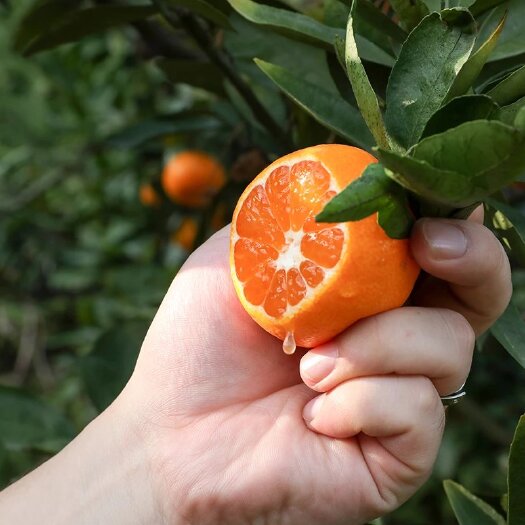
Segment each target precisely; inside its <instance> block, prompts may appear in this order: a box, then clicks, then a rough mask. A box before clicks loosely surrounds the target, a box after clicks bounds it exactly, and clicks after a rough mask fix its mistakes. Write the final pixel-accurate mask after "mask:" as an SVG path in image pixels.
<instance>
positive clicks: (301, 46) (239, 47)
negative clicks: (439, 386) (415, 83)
mask: <svg viewBox="0 0 525 525" xmlns="http://www.w3.org/2000/svg"><path fill="white" fill-rule="evenodd" d="M391 3H392V5H393V6H394V7H396V6H397V7H398V13H399V12H401V13H402V12H403V11H402V10H401V9H402V7H399V6H400V5H402V4H403V2H399V1H398V2H394V1H393V2H391ZM109 4H111V5H109ZM153 4H154V5H153ZM153 4H149V3H148V2H126V3H124V2H114V3H112V2H98V3H95V2H69V1H68V0H44V1H40V2H34V1H31V0H23V1H21V0H17V1H16V2H12V3H10V2H2V3H0V181H1V182H0V286H1V290H2V293H1V294H0V486H4V485H6V484H8V483H9V482H11V481H12V480H14V479H16V478H17V477H19V476H20V475H22V474H24V473H25V472H27V471H28V470H30V469H32V468H34V467H35V466H36V465H38V464H39V463H40V462H42V461H43V460H45V459H46V458H47V457H49V456H50V455H51V454H53V453H55V452H57V451H58V450H60V449H61V448H62V447H63V446H64V444H66V443H67V442H68V441H69V440H70V439H72V437H74V435H75V434H76V433H78V432H79V431H80V430H81V429H82V428H83V427H84V426H85V424H86V423H87V422H88V421H89V420H91V419H92V418H93V417H95V416H96V414H97V413H99V412H100V411H101V410H103V409H104V408H105V407H106V406H107V405H108V404H109V403H110V402H111V400H112V399H113V398H114V397H115V396H116V395H117V393H118V392H119V391H120V389H121V388H122V386H123V385H124V383H125V381H126V380H127V378H128V377H129V375H130V373H131V371H132V368H133V364H134V360H135V357H136V355H137V353H138V350H139V348H140V343H141V340H142V338H143V336H144V334H145V331H146V329H147V326H148V324H149V322H150V320H151V319H152V317H153V315H154V313H155V310H156V307H157V306H158V304H159V302H160V300H161V298H162V296H163V294H164V292H165V290H166V289H167V286H168V285H169V282H170V280H171V279H172V278H173V276H174V275H175V274H176V272H177V269H178V268H179V267H180V265H181V264H182V262H183V261H184V259H185V258H186V256H187V255H188V251H187V250H185V249H184V248H183V247H182V246H180V245H179V244H177V243H176V242H174V241H173V233H174V232H176V231H177V230H178V228H179V227H180V225H181V223H182V221H183V219H185V218H187V217H191V218H192V219H194V220H195V221H196V222H197V224H198V232H197V237H196V239H195V241H194V245H195V246H196V245H198V244H199V243H200V242H202V241H203V240H204V239H205V238H206V237H207V236H208V235H210V234H211V233H212V232H213V230H214V229H216V228H217V227H219V226H220V223H221V222H227V221H228V217H229V216H230V214H231V210H232V207H233V206H234V203H235V200H236V197H237V196H238V195H239V193H240V192H241V191H242V189H243V187H244V186H245V185H246V184H247V183H248V182H249V180H251V178H252V177H253V176H254V175H255V174H256V173H257V172H258V170H259V169H260V167H261V166H262V165H264V164H265V163H267V162H268V161H269V160H271V159H273V158H275V157H276V156H278V155H281V154H282V153H284V152H286V151H288V150H290V149H292V148H293V149H298V148H300V147H305V146H308V145H313V144H316V143H322V142H334V141H335V142H350V143H354V144H357V145H360V146H362V147H366V148H370V147H371V146H372V145H373V144H374V139H373V137H372V135H371V133H370V132H369V130H368V128H367V127H366V124H365V122H364V120H363V118H362V117H361V116H360V113H359V111H358V109H357V103H356V98H355V95H354V93H353V92H352V89H351V87H350V85H349V84H348V82H346V78H345V73H344V71H343V69H342V68H341V67H340V64H339V62H338V58H337V56H336V53H335V52H334V49H333V43H334V40H335V39H336V37H341V38H342V37H344V36H345V26H346V18H347V15H348V6H345V3H343V2H339V1H337V0H326V1H325V2H320V1H316V0H310V1H306V0H286V1H285V0H282V1H281V2H277V1H276V2H270V1H268V2H265V3H264V5H263V4H262V3H261V2H260V3H259V4H256V3H254V2H250V1H249V0H231V1H230V2H229V3H227V2H226V1H220V2H205V1H202V0H199V1H192V2H188V1H181V0H170V1H166V2H164V1H159V2H154V3H153ZM230 4H231V6H233V8H235V10H234V9H232V8H231V6H230ZM415 4H416V5H417V6H419V7H418V9H420V10H423V11H424V9H428V8H430V9H439V8H440V7H441V2H432V1H426V2H416V3H415ZM434 4H436V5H434ZM448 4H449V6H457V5H459V6H463V7H471V9H472V10H473V12H475V11H476V9H477V10H478V11H479V13H481V14H480V17H481V18H479V21H480V36H479V37H478V39H479V40H478V43H479V42H483V41H484V40H486V39H487V38H488V37H489V36H490V34H491V32H492V31H494V29H495V27H496V26H497V24H498V22H499V21H500V20H501V17H502V16H503V14H504V12H505V9H510V10H511V13H510V15H509V16H508V21H507V25H506V27H505V29H504V31H503V33H502V35H501V38H500V40H499V43H498V44H497V47H496V49H495V51H494V53H493V54H492V55H491V59H490V61H489V62H488V63H487V64H486V65H485V66H484V68H483V70H482V72H481V75H480V77H479V79H478V87H479V89H480V91H482V90H485V91H487V90H490V89H491V88H492V87H494V86H495V85H497V82H499V81H500V80H502V79H503V80H505V79H507V78H508V77H509V75H510V74H512V73H513V72H515V71H519V69H518V68H519V67H520V66H522V65H523V64H525V32H524V31H523V25H524V24H525V22H523V21H524V20H525V9H524V7H523V6H524V5H525V4H524V3H522V2H521V1H519V0H510V2H508V1H507V2H501V1H500V2H498V1H494V0H484V1H480V0H478V1H477V2H474V1H468V0H467V1H452V2H448ZM167 5H168V6H175V7H177V8H179V7H180V6H183V7H191V8H192V10H193V11H191V12H190V11H187V10H183V11H181V12H180V13H182V15H181V16H180V18H179V20H178V22H176V23H174V24H173V26H174V27H172V26H170V25H169V24H168V21H169V16H168V17H166V16H165V17H164V18H162V17H160V16H159V15H158V14H157V15H155V16H154V17H151V16H149V15H151V14H152V13H157V12H158V11H157V9H160V10H161V11H162V12H164V15H166V13H167V14H168V15H169V10H168V11H166V6H167ZM130 7H131V8H132V9H131V10H129V8H130ZM123 8H126V9H123ZM31 9H33V11H31ZM95 9H106V11H102V12H97V11H94V10H95ZM107 9H112V11H108V10H107ZM136 9H138V10H139V11H137V10H136ZM272 9H274V10H275V9H281V11H279V12H275V11H272ZM140 10H142V11H140ZM385 12H387V14H388V15H391V14H392V12H391V11H386V10H385ZM27 13H33V16H32V18H31V15H29V16H28V15H27ZM35 13H36V14H35ZM79 13H80V15H81V16H80V15H79ZM239 13H241V14H242V15H244V16H240V14H239ZM367 13H369V15H367V16H366V17H363V18H362V19H361V22H360V23H361V24H362V25H361V27H359V26H358V27H357V35H356V40H357V44H358V47H359V53H360V55H361V57H362V58H363V61H364V66H365V69H366V72H367V73H368V75H369V78H370V81H371V84H372V85H373V88H374V89H375V91H376V92H377V93H378V95H379V98H380V99H384V98H385V96H386V94H387V93H386V78H387V74H388V72H389V68H390V67H391V66H392V65H393V63H394V60H395V58H396V56H397V53H398V51H399V45H400V43H401V42H402V41H403V40H404V38H406V33H405V30H408V29H412V27H413V26H414V25H415V24H416V22H414V17H415V18H416V19H417V16H418V15H417V13H415V14H414V12H408V14H407V16H405V17H404V18H402V20H401V26H402V27H400V26H399V25H397V22H398V21H399V19H398V17H395V18H394V22H392V19H391V18H389V17H387V16H385V15H384V14H382V12H381V11H379V10H374V9H371V10H369V11H367ZM43 14H45V16H43ZM301 15H304V16H301ZM185 16H186V18H184V17H185ZM46 17H47V18H46ZM79 21H80V22H79ZM250 21H251V22H250ZM416 21H417V20H416ZM51 22H52V23H51ZM207 24H210V25H209V26H208V25H207ZM113 26H115V27H113ZM377 27H381V31H377ZM269 28H270V29H271V30H269ZM108 29H109V30H108ZM203 29H204V31H203ZM102 30H104V31H102ZM363 35H367V38H365V37H364V36H363ZM385 35H386V36H385ZM68 42H73V43H68ZM62 43H66V45H59V44H62ZM217 50H218V51H217ZM23 55H31V57H30V58H27V57H24V56H23ZM254 57H257V59H258V62H257V63H254V61H253V58H254ZM278 86H279V87H278ZM518 86H519V87H523V86H525V82H523V81H518ZM518 91H519V89H518ZM521 96H525V89H524V90H523V92H522V94H521ZM515 99H518V100H517V101H516V100H514V99H513V100H511V101H510V102H512V103H519V102H520V101H521V104H522V102H523V99H522V98H521V97H519V96H516V97H515ZM519 107H521V105H520V106H519ZM517 109H519V108H517ZM187 148H199V149H202V150H205V151H207V152H209V153H211V154H213V155H215V156H216V157H217V158H218V159H220V160H221V162H222V163H223V164H224V165H225V166H226V168H227V171H228V176H229V179H228V184H227V185H226V187H225V188H224V189H223V190H222V191H221V193H220V194H219V195H218V196H217V197H216V198H215V200H214V201H213V203H212V204H211V206H210V207H209V208H207V209H205V210H201V211H199V212H193V211H190V210H187V209H182V208H180V207H177V206H176V205H175V204H173V203H171V202H170V201H169V200H168V199H167V198H166V197H164V196H163V197H162V204H161V205H160V206H159V207H154V208H151V207H145V206H143V205H142V204H141V203H140V201H139V197H138V193H139V187H140V186H141V184H143V183H152V184H153V185H154V187H155V188H156V189H157V191H159V193H161V189H160V184H159V178H160V173H161V171H162V167H163V165H164V163H165V162H166V161H167V159H168V158H169V157H170V156H171V155H172V154H174V153H176V152H177V151H181V150H183V149H187ZM504 196H505V198H506V200H507V204H506V206H508V208H503V206H504V205H502V204H500V203H497V204H494V207H493V208H491V209H488V212H489V213H488V214H487V222H488V223H490V224H491V225H492V226H494V225H496V226H497V229H498V231H499V233H500V235H501V238H502V240H503V241H504V242H506V243H507V246H511V247H512V248H513V249H512V250H511V257H512V261H513V266H514V273H513V278H514V284H515V294H514V299H513V307H514V309H513V310H511V311H510V312H509V313H508V314H507V316H506V318H505V319H504V320H503V322H502V323H500V324H499V325H498V326H497V327H496V329H495V330H493V332H492V333H491V334H488V335H486V336H484V337H483V338H481V340H480V341H478V349H479V352H478V353H477V355H476V358H475V362H474V368H473V372H472V375H471V379H470V380H469V384H468V392H469V395H468V397H467V398H466V399H464V400H463V401H462V402H461V404H459V405H457V406H456V407H454V408H453V409H451V410H449V414H448V420H449V422H448V426H447V430H446V433H445V438H444V442H443V446H442V449H441V452H440V456H439V459H438V462H437V465H436V468H435V472H434V475H433V476H432V478H431V479H430V480H429V482H428V483H427V484H426V485H425V486H424V487H423V489H421V490H420V491H419V493H418V494H417V495H416V497H414V498H412V499H411V500H410V501H409V502H408V503H407V504H405V505H404V506H403V507H402V508H401V509H399V510H398V511H396V512H395V513H393V514H392V515H391V516H388V517H385V518H383V520H382V521H381V523H384V524H391V525H393V524H396V525H397V524H399V525H401V524H406V523H410V524H428V523H440V524H453V523H457V519H459V522H460V523H461V524H467V523H481V522H480V521H468V519H469V516H470V517H471V519H472V516H475V511H473V510H472V509H477V511H479V508H480V507H479V505H478V503H474V504H472V503H471V504H472V505H473V506H469V502H472V499H471V498H470V496H468V495H467V497H466V499H465V497H463V496H464V494H465V492H462V491H463V489H462V488H461V487H460V486H458V485H455V484H453V483H451V482H449V483H448V484H447V485H446V491H447V494H448V495H449V498H450V501H451V503H452V506H453V508H454V511H455V514H456V515H457V517H458V518H457V519H456V518H455V517H454V511H453V510H452V507H451V505H450V504H449V502H448V501H447V499H446V497H445V492H444V491H443V486H442V481H443V480H444V479H449V478H450V479H454V480H455V481H456V482H459V483H460V484H461V485H463V486H465V487H468V490H469V491H471V492H473V493H475V494H476V495H478V496H479V497H481V498H483V500H485V501H486V502H488V503H490V504H491V505H492V506H493V507H494V508H495V509H496V510H497V511H498V512H499V513H500V514H502V515H504V514H505V511H506V503H505V498H502V495H503V494H505V493H506V492H507V475H508V461H507V458H508V450H509V445H510V443H511V440H512V436H513V432H514V428H515V426H516V424H517V422H518V419H519V416H520V414H521V413H522V412H523V409H524V407H525V372H524V370H523V368H522V367H521V366H519V364H518V363H517V361H518V362H521V364H522V365H524V364H525V337H524V336H523V328H522V326H521V324H519V323H518V322H516V319H515V318H517V319H518V321H519V318H520V317H521V312H524V311H525V271H523V270H521V266H522V262H521V261H523V256H522V253H525V251H523V250H521V251H520V246H521V244H520V243H519V242H515V240H516V239H518V240H521V239H523V238H525V234H524V233H523V232H524V231H525V228H523V225H524V224H525V219H524V218H523V214H522V209H523V201H524V200H525V191H524V190H523V186H522V185H520V184H517V185H516V184H514V185H513V186H512V187H509V188H507V189H505V191H504ZM496 209H499V210H500V211H499V212H496ZM218 210H219V211H220V213H219V212H218ZM502 210H503V211H505V213H504V214H502ZM218 213H219V215H221V216H222V217H220V218H219V220H218V221H217V220H214V217H215V218H216V217H217V214H218ZM513 316H514V317H513ZM501 343H503V344H504V345H505V347H506V349H507V350H509V351H510V352H511V353H512V355H513V356H514V358H513V357H511V355H509V354H508V353H507V352H505V351H504V349H503V348H502V346H501ZM516 450H517V447H516ZM517 453H518V452H516V454H517ZM524 456H525V454H524ZM522 461H523V463H525V460H522ZM523 463H522V464H523ZM524 490H525V488H524ZM465 502H466V503H465ZM465 505H466V507H465ZM461 508H463V509H464V508H466V509H467V510H466V511H464V515H465V516H466V517H463V518H462V514H461V512H462V511H461ZM458 509H459V510H458ZM481 512H482V514H484V513H485V512H484V510H483V507H482V511H481ZM473 513H474V514H473ZM485 514H486V513H485ZM491 519H492V521H489V523H498V521H497V518H491ZM524 519H525V518H524ZM518 523H524V522H518V521H516V522H515V524H516V525H518Z"/></svg>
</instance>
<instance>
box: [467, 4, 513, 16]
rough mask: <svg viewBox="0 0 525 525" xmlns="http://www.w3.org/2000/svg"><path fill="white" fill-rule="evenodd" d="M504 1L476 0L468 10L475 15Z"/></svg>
mask: <svg viewBox="0 0 525 525" xmlns="http://www.w3.org/2000/svg"><path fill="white" fill-rule="evenodd" d="M506 1H507V0H476V1H475V2H474V3H473V4H472V6H471V7H470V8H469V11H470V12H471V13H472V14H473V15H474V16H476V17H477V16H479V15H481V14H483V13H484V12H485V11H488V10H489V9H492V8H493V7H496V6H498V5H500V4H503V3H505V2H506Z"/></svg>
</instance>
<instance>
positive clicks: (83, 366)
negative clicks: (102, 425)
mask: <svg viewBox="0 0 525 525" xmlns="http://www.w3.org/2000/svg"><path fill="white" fill-rule="evenodd" d="M146 331H147V324H145V323H143V322H138V321H137V322H128V323H127V324H124V325H123V326H119V327H115V328H112V329H110V330H108V331H107V332H106V333H104V334H103V335H102V336H101V337H100V338H99V340H98V341H97V342H96V343H95V346H94V348H93V350H92V351H91V353H90V354H88V355H86V356H85V357H83V358H82V359H81V360H80V363H79V364H80V373H81V376H82V379H83V380H84V384H85V386H86V390H87V393H88V395H89V397H90V398H91V400H92V401H93V404H94V405H95V407H96V408H97V409H98V410H99V411H101V412H102V410H104V409H105V408H106V407H108V406H109V405H110V404H111V403H112V402H113V400H114V399H115V398H116V397H117V395H118V394H119V393H120V391H121V390H122V389H123V388H124V386H125V385H126V383H127V381H128V379H129V378H130V377H131V373H132V372H133V368H134V367H135V361H136V360H137V356H138V354H139V350H140V346H141V344H142V340H143V339H144V335H145V334H146Z"/></svg>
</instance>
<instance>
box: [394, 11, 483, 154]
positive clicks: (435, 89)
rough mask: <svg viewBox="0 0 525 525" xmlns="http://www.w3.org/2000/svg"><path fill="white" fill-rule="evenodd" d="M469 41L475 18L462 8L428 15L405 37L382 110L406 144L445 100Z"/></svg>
mask: <svg viewBox="0 0 525 525" xmlns="http://www.w3.org/2000/svg"><path fill="white" fill-rule="evenodd" d="M474 41H475V23H474V20H473V19H472V17H471V15H470V14H469V13H468V11H465V10H461V9H448V10H445V11H443V13H442V14H441V15H440V14H438V13H432V14H430V15H429V16H427V17H426V18H425V19H424V20H423V21H422V22H421V24H420V25H419V26H418V27H417V28H416V29H415V30H414V31H413V32H412V33H411V34H410V36H409V37H408V39H407V41H406V42H405V44H404V45H403V48H402V49H401V53H400V55H399V59H398V61H397V62H396V65H395V66H394V68H393V70H392V74H391V75H390V80H389V82H388V89H387V95H386V106H387V108H386V114H385V122H386V125H387V130H388V132H389V133H390V134H391V135H392V136H393V138H394V139H397V141H398V142H399V143H400V144H401V145H402V146H404V147H405V148H409V147H410V146H412V145H413V144H415V143H416V142H418V140H419V138H420V137H421V134H422V133H423V130H424V128H425V126H426V124H427V122H428V120H429V118H430V117H431V116H432V115H433V114H434V113H435V112H436V111H437V110H438V109H439V107H440V106H441V105H442V104H443V102H444V101H445V100H446V98H447V96H448V93H449V91H450V89H451V87H452V85H453V83H454V81H455V79H456V76H457V71H458V70H459V69H460V68H461V67H462V66H463V64H464V63H465V62H466V61H467V59H468V57H469V56H470V52H471V50H472V48H473V46H474Z"/></svg>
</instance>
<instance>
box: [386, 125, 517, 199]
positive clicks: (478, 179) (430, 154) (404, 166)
mask: <svg viewBox="0 0 525 525" xmlns="http://www.w3.org/2000/svg"><path fill="white" fill-rule="evenodd" d="M524 141H525V138H524V137H523V135H522V134H521V133H520V132H519V131H518V130H516V129H514V128H511V127H509V126H506V125H505V124H502V123H500V122H497V121H485V120H476V121H473V122H467V123H465V124H462V125H461V126H459V127H457V128H452V129H450V130H448V131H446V132H444V133H441V134H439V135H433V136H431V137H428V138H426V139H424V140H423V141H421V142H420V143H419V144H418V145H417V146H416V147H415V148H414V151H413V154H414V156H413V157H409V156H403V155H399V154H396V153H394V152H388V151H385V150H383V149H378V151H377V154H378V157H379V159H380V160H381V162H382V163H383V164H384V165H385V167H387V168H388V169H389V170H390V171H387V175H388V176H389V177H391V178H393V179H394V180H396V181H397V182H398V183H399V184H401V186H403V187H405V188H406V189H408V190H409V191H412V192H413V193H415V194H417V195H419V196H420V197H422V198H424V199H426V200H428V201H430V202H434V203H438V204H441V205H444V206H448V207H451V208H453V207H457V208H464V207H467V206H470V205H472V204H474V203H476V202H479V201H481V200H483V199H484V198H485V197H487V196H489V195H491V194H492V193H494V192H495V191H497V190H498V189H500V188H501V187H502V186H505V185H506V184H508V183H509V182H510V181H512V180H514V179H516V178H517V177H518V176H519V175H520V173H522V172H523V170H524V169H525V147H524V145H525V142H524Z"/></svg>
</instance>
